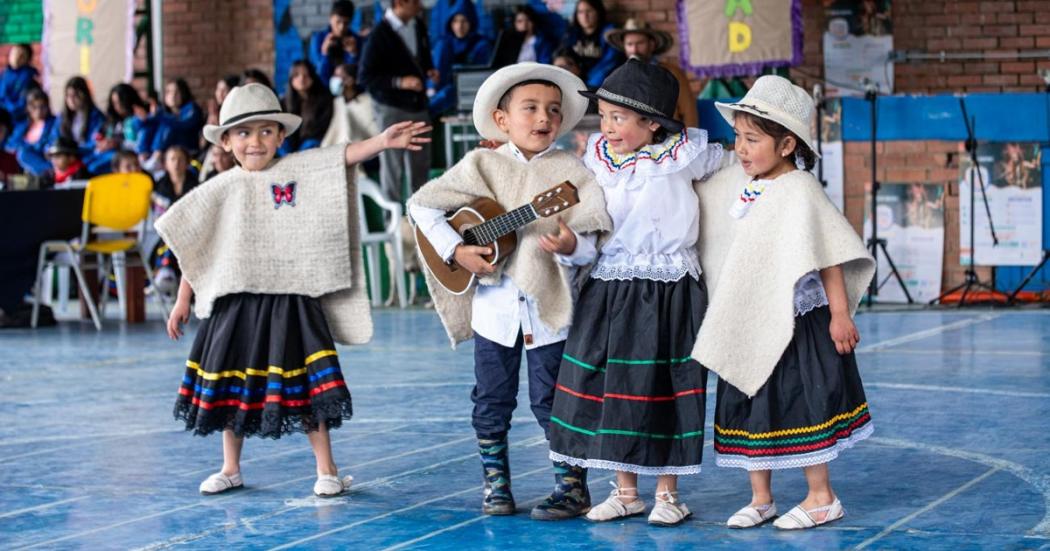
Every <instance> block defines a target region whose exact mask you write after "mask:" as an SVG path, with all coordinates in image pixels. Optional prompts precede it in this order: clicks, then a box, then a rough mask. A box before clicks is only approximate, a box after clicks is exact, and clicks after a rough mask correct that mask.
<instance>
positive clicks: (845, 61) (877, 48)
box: [824, 0, 893, 96]
mask: <svg viewBox="0 0 1050 551" xmlns="http://www.w3.org/2000/svg"><path fill="white" fill-rule="evenodd" d="M824 4H825V5H826V6H827V7H826V8H825V10H824V15H825V21H827V28H825V29H824V78H825V79H827V91H828V96H863V95H864V90H865V82H871V83H873V84H875V85H876V86H877V87H878V92H879V93H880V94H890V93H893V64H892V63H890V62H889V54H890V52H891V51H893V19H892V12H891V1H890V0H825V2H824Z"/></svg>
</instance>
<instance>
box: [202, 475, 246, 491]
mask: <svg viewBox="0 0 1050 551" xmlns="http://www.w3.org/2000/svg"><path fill="white" fill-rule="evenodd" d="M243 486H244V481H243V480H241V473H233V475H231V476H226V475H224V474H222V473H221V472H218V473H215V474H213V475H211V476H209V477H208V478H205V479H204V482H201V486H200V492H201V494H203V495H206V496H211V495H215V494H221V493H223V492H225V491H227V490H235V489H237V488H240V487H243Z"/></svg>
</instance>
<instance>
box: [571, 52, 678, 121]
mask: <svg viewBox="0 0 1050 551" xmlns="http://www.w3.org/2000/svg"><path fill="white" fill-rule="evenodd" d="M580 94H581V95H583V96H584V97H587V98H590V99H594V100H604V101H607V102H609V103H612V104H615V105H619V106H620V107H626V108H627V109H630V110H631V111H634V112H635V113H638V114H639V115H642V116H644V117H648V118H649V119H652V120H654V121H656V122H657V123H659V124H660V126H662V127H664V129H666V130H667V131H668V132H672V133H674V132H681V131H682V128H684V127H685V125H684V124H682V122H681V121H679V120H676V119H675V118H674V113H675V109H676V107H677V106H678V79H676V78H675V76H674V75H673V74H671V72H670V71H668V70H667V69H664V68H663V67H660V66H659V65H656V64H654V63H645V62H642V61H638V60H637V59H628V60H627V62H626V63H624V64H623V65H621V66H620V67H619V68H618V69H616V70H615V71H613V72H612V73H611V74H610V75H609V76H608V77H607V78H606V79H605V82H602V85H601V87H600V88H598V90H597V91H594V92H582V91H581V92H580Z"/></svg>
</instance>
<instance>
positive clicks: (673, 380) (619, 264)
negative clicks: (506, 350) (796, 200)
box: [542, 60, 722, 526]
mask: <svg viewBox="0 0 1050 551" xmlns="http://www.w3.org/2000/svg"><path fill="white" fill-rule="evenodd" d="M580 93H581V94H583V95H585V96H587V97H589V98H592V99H595V100H597V102H598V112H599V113H600V115H601V128H602V133H601V134H596V135H594V136H592V137H591V139H590V140H589V141H588V144H587V150H586V152H585V154H584V163H585V164H586V165H587V166H588V167H589V168H590V169H591V170H592V171H594V173H595V174H596V176H597V179H598V183H599V184H600V185H601V186H602V190H603V192H604V194H605V200H606V204H607V206H608V210H609V214H610V216H611V217H612V219H613V224H614V227H615V230H614V232H613V233H612V235H611V236H609V238H608V239H607V240H605V241H604V242H603V243H602V244H600V247H598V248H597V249H596V248H595V245H594V244H593V243H592V242H589V241H585V240H581V239H578V238H577V236H575V235H574V234H572V233H571V232H567V231H563V232H562V233H560V234H559V235H557V236H549V237H548V238H547V239H546V240H545V241H544V243H543V244H542V246H543V248H544V249H545V250H548V251H550V252H553V253H558V254H577V255H578V254H584V253H586V252H588V251H589V252H590V253H591V255H592V256H596V257H597V261H596V263H595V264H594V268H593V270H592V271H591V273H590V278H589V279H588V280H587V281H586V283H584V286H583V289H582V291H581V292H580V297H579V300H578V302H577V306H576V311H575V318H574V320H573V323H572V329H571V330H570V334H569V339H568V341H567V343H566V346H565V354H564V356H563V361H562V365H561V369H560V373H559V376H558V384H557V387H556V388H557V394H556V395H555V400H554V408H553V412H552V414H551V434H550V442H551V458H552V459H555V460H560V461H566V462H568V463H570V464H573V465H577V466H581V467H587V468H597V469H611V470H615V471H617V483H616V485H615V486H616V489H615V490H613V492H612V495H611V496H610V497H609V499H608V500H606V501H605V502H604V503H601V504H599V505H598V506H596V507H594V508H593V509H591V511H590V513H588V515H587V518H588V519H590V520H593V521H608V520H614V519H618V518H622V517H626V516H633V515H639V514H642V513H643V512H645V508H646V507H645V503H644V502H643V501H642V500H641V498H639V496H638V490H637V487H638V484H637V481H638V475H639V474H644V475H656V476H658V481H657V486H656V501H655V504H654V506H653V510H652V513H651V514H650V515H649V522H650V523H652V524H657V525H664V526H673V525H676V524H678V523H680V522H682V521H683V520H685V518H686V517H688V516H689V515H690V512H689V508H688V507H686V505H685V504H684V503H682V502H681V501H680V500H679V499H678V495H677V476H678V475H682V474H695V473H698V472H700V460H701V452H702V448H703V444H704V432H703V427H704V411H705V388H706V386H707V371H706V370H705V369H704V368H703V367H702V366H701V365H700V364H698V363H697V362H695V361H693V360H692V359H691V358H690V357H689V354H690V351H691V350H692V348H693V340H694V338H695V336H696V334H697V331H698V329H699V327H700V321H701V319H702V318H703V316H704V311H705V310H706V308H707V292H706V289H705V287H704V282H703V280H702V279H701V278H700V262H699V260H698V258H697V256H696V254H695V252H693V251H694V245H695V243H696V240H697V231H698V220H699V214H698V210H699V209H698V203H697V198H696V194H695V192H694V191H693V186H692V181H693V180H696V179H703V178H705V177H706V176H707V175H709V174H711V173H712V172H713V171H714V170H716V169H717V168H718V167H719V166H720V164H721V159H722V149H721V147H720V146H719V145H717V144H708V142H707V133H706V132H704V131H703V130H699V129H696V128H689V129H686V128H684V125H683V124H682V123H681V122H680V121H677V120H675V119H674V118H673V114H674V111H675V105H676V103H677V100H678V82H677V81H676V80H675V77H674V76H673V75H672V74H671V73H669V72H668V71H667V70H666V69H663V68H661V67H659V66H657V65H652V64H648V63H641V62H638V61H636V60H629V61H628V62H627V63H626V64H624V65H623V66H621V67H620V68H619V69H617V70H616V71H614V72H613V73H612V74H611V75H609V78H607V79H606V80H605V82H603V83H602V86H601V87H600V88H599V89H598V90H597V91H595V92H593V93H592V92H580ZM579 247H582V249H580V250H577V248H579Z"/></svg>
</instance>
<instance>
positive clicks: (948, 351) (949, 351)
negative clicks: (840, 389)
mask: <svg viewBox="0 0 1050 551" xmlns="http://www.w3.org/2000/svg"><path fill="white" fill-rule="evenodd" d="M858 352H859V353H861V354H912V355H923V356H947V355H951V356H955V355H964V354H972V355H974V356H1011V357H1012V356H1020V357H1035V358H1039V357H1043V356H1050V352H1040V351H1037V350H982V349H979V348H934V349H933V350H926V349H921V348H894V349H893V350H865V351H858Z"/></svg>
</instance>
